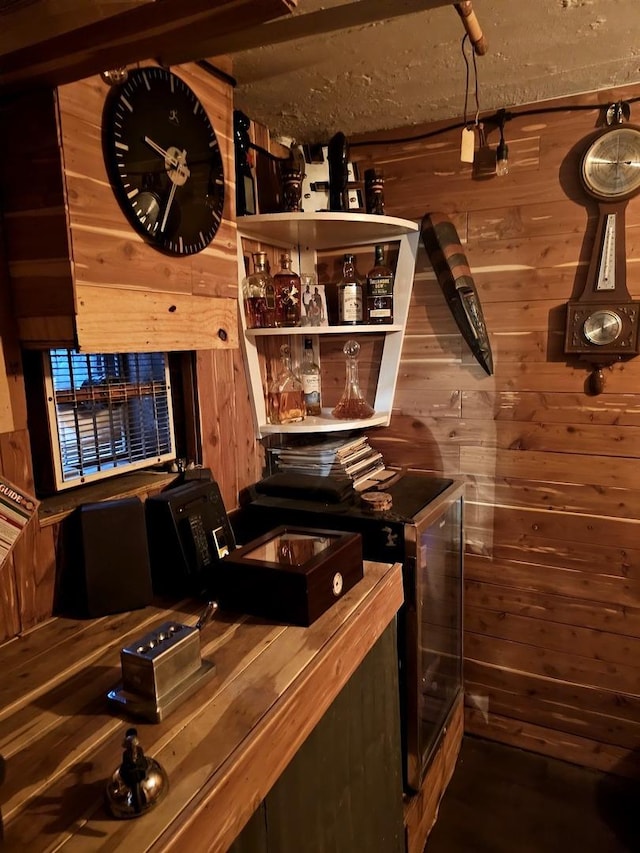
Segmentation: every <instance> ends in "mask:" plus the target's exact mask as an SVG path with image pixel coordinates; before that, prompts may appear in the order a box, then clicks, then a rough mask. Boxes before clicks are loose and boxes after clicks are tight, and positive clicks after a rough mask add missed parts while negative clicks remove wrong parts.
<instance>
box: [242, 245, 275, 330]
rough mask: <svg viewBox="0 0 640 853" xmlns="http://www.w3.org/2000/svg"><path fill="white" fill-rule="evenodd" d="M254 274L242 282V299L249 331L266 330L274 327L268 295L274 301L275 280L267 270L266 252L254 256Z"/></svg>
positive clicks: (256, 253)
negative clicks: (269, 294)
mask: <svg viewBox="0 0 640 853" xmlns="http://www.w3.org/2000/svg"><path fill="white" fill-rule="evenodd" d="M251 257H252V259H253V272H252V273H251V274H250V275H248V276H246V278H244V279H243V281H242V298H243V301H244V313H245V316H246V320H247V328H248V329H265V328H269V327H271V326H273V325H274V317H273V308H272V310H271V311H269V304H268V294H267V291H268V290H269V291H270V292H271V298H272V301H273V291H274V288H273V279H272V278H271V276H270V274H269V272H268V270H267V254H266V252H255V253H254V254H253V255H252V256H251Z"/></svg>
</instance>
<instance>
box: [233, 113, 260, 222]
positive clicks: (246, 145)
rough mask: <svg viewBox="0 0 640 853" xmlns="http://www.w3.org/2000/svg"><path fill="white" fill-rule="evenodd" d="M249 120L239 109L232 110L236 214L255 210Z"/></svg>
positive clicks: (240, 214)
mask: <svg viewBox="0 0 640 853" xmlns="http://www.w3.org/2000/svg"><path fill="white" fill-rule="evenodd" d="M250 126H251V120H250V119H249V117H248V116H246V115H245V114H244V113H243V112H241V111H240V110H234V111H233V138H234V148H235V162H236V215H237V216H246V215H247V214H251V213H255V212H256V188H255V184H254V181H253V173H252V172H251V162H250V156H251V155H250V153H249V149H250V147H251V139H250V137H249V128H250Z"/></svg>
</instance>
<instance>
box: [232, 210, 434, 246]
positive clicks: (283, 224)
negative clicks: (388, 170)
mask: <svg viewBox="0 0 640 853" xmlns="http://www.w3.org/2000/svg"><path fill="white" fill-rule="evenodd" d="M417 230H418V225H417V223H415V222H412V221H411V220H408V219H399V218H398V217H396V216H377V215H375V214H372V213H336V212H333V211H326V212H325V213H263V214H258V215H255V216H243V217H240V218H239V219H238V231H239V232H240V234H242V236H244V237H248V238H250V239H252V240H263V241H265V242H270V243H272V244H273V245H281V246H292V245H299V246H302V247H308V246H313V247H314V248H315V249H335V248H338V247H343V246H345V245H349V246H355V245H368V244H373V243H376V242H384V241H388V240H393V239H399V238H400V237H401V236H402V235H403V234H410V233H411V232H415V231H417Z"/></svg>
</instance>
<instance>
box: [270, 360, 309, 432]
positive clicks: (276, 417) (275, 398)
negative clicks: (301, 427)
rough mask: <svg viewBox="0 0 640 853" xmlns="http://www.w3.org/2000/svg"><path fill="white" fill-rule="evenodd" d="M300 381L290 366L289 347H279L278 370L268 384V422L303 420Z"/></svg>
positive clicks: (290, 422) (289, 422)
mask: <svg viewBox="0 0 640 853" xmlns="http://www.w3.org/2000/svg"><path fill="white" fill-rule="evenodd" d="M304 414H305V412H304V397H303V395H302V382H301V381H300V379H299V378H298V377H297V376H296V374H295V373H294V372H293V370H292V368H291V353H290V350H289V347H288V346H287V345H286V344H283V345H282V346H281V347H280V371H279V373H278V375H277V376H276V378H275V379H274V380H273V382H272V383H271V385H270V386H269V393H268V396H267V417H268V420H269V423H270V424H293V423H297V422H298V421H303V420H304Z"/></svg>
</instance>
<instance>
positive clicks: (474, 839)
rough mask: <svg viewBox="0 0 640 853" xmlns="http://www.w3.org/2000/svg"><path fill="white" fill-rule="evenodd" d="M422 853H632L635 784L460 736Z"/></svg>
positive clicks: (638, 837) (639, 814) (639, 835)
mask: <svg viewBox="0 0 640 853" xmlns="http://www.w3.org/2000/svg"><path fill="white" fill-rule="evenodd" d="M425 853H640V785H639V784H638V783H637V782H630V781H628V780H623V779H620V777H617V776H609V775H607V774H603V773H597V772H595V771H592V770H585V769H583V768H580V767H576V766H575V765H573V764H567V763H565V762H563V761H556V760H554V759H550V758H545V757H544V756H541V755H536V754H534V753H530V752H525V751H523V750H520V749H514V748H512V747H508V746H502V745H501V744H496V743H491V742H488V741H484V740H479V739H476V738H471V737H466V738H465V739H464V741H463V744H462V749H461V752H460V757H459V758H458V763H457V765H456V769H455V772H454V775H453V778H452V779H451V782H450V783H449V787H448V788H447V792H446V794H445V796H444V798H443V800H442V803H441V805H440V812H439V814H438V820H437V822H436V825H435V827H434V828H433V830H432V832H431V835H430V836H429V839H428V842H427V846H426V848H425Z"/></svg>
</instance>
